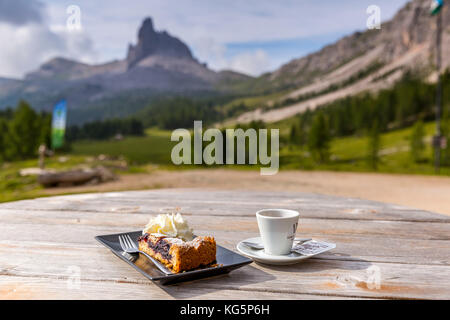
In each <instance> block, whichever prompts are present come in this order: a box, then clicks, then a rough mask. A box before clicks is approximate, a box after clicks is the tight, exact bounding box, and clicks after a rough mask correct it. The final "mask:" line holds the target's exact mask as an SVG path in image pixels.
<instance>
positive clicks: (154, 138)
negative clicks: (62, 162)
mask: <svg viewBox="0 0 450 320" xmlns="http://www.w3.org/2000/svg"><path fill="white" fill-rule="evenodd" d="M170 135H171V132H170V131H162V130H158V129H148V130H146V135H145V136H144V137H127V138H125V139H124V140H122V141H112V140H106V141H79V142H76V143H74V144H73V146H72V151H71V153H72V154H75V155H99V154H107V155H111V156H121V155H123V156H124V157H125V158H126V159H127V160H128V161H130V162H132V163H133V164H145V163H154V164H160V165H166V164H171V160H170V153H171V150H172V147H173V146H174V145H175V144H176V142H171V141H170Z"/></svg>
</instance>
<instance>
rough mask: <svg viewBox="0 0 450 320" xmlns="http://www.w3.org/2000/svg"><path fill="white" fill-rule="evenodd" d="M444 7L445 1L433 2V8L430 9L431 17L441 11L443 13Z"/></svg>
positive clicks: (436, 0)
mask: <svg viewBox="0 0 450 320" xmlns="http://www.w3.org/2000/svg"><path fill="white" fill-rule="evenodd" d="M443 5H444V0H432V1H431V7H430V13H431V15H435V14H438V13H439V11H441V9H442V6H443Z"/></svg>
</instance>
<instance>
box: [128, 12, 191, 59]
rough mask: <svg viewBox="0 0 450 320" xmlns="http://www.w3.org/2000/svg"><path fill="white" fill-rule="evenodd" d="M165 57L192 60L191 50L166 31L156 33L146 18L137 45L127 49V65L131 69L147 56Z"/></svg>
mask: <svg viewBox="0 0 450 320" xmlns="http://www.w3.org/2000/svg"><path fill="white" fill-rule="evenodd" d="M154 55H159V56H165V57H171V58H178V59H188V60H194V58H193V56H192V53H191V50H190V49H189V48H188V46H187V45H186V44H184V43H183V42H182V41H181V40H179V39H178V38H175V37H172V36H171V35H169V34H168V33H167V32H166V31H162V32H157V31H155V29H154V27H153V21H152V19H151V18H146V19H145V20H144V22H143V23H142V26H141V28H140V29H139V32H138V43H137V44H136V45H132V44H130V45H129V47H128V54H127V59H126V60H127V64H128V68H132V67H133V66H134V65H136V64H137V63H138V62H139V61H141V60H143V59H144V58H146V57H148V56H154Z"/></svg>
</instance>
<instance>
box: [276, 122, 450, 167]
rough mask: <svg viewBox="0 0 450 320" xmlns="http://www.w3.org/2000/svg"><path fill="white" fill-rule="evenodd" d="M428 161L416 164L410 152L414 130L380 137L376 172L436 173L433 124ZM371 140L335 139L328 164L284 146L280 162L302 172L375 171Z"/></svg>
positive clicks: (428, 134) (428, 133) (427, 131)
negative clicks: (370, 161) (369, 149)
mask: <svg viewBox="0 0 450 320" xmlns="http://www.w3.org/2000/svg"><path fill="white" fill-rule="evenodd" d="M424 129H425V134H426V141H427V143H426V150H425V156H426V158H425V161H423V162H421V163H415V162H414V161H412V158H411V154H410V151H409V144H410V136H411V133H412V128H406V129H401V130H395V131H392V132H388V133H384V134H382V135H381V151H380V155H381V156H380V158H381V161H380V164H379V167H378V170H377V172H385V173H406V174H434V167H433V163H432V159H433V157H432V154H433V150H432V148H431V144H430V141H431V137H432V136H433V134H434V132H435V124H434V123H426V124H425V126H424ZM367 145H368V140H367V138H366V137H345V138H338V139H334V140H332V142H331V145H330V152H331V161H329V162H328V163H326V164H316V163H315V162H314V161H313V160H312V159H311V157H310V156H309V152H308V150H307V148H305V147H303V148H301V147H292V146H290V147H285V148H283V149H282V150H281V151H280V163H281V168H283V169H303V170H333V171H356V172H368V171H373V169H372V168H371V167H370V166H369V165H368V162H367V158H366V154H367ZM441 174H442V175H450V168H449V167H443V168H441Z"/></svg>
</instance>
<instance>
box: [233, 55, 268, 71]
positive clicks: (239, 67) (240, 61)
mask: <svg viewBox="0 0 450 320" xmlns="http://www.w3.org/2000/svg"><path fill="white" fill-rule="evenodd" d="M270 67H271V63H270V58H269V55H268V54H267V53H266V52H265V51H264V50H256V51H253V52H244V53H241V54H238V55H235V56H234V57H233V58H232V59H231V61H230V66H229V69H231V70H235V71H239V72H243V73H246V74H250V75H253V76H257V75H260V74H261V73H263V72H266V71H269V70H270Z"/></svg>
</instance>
